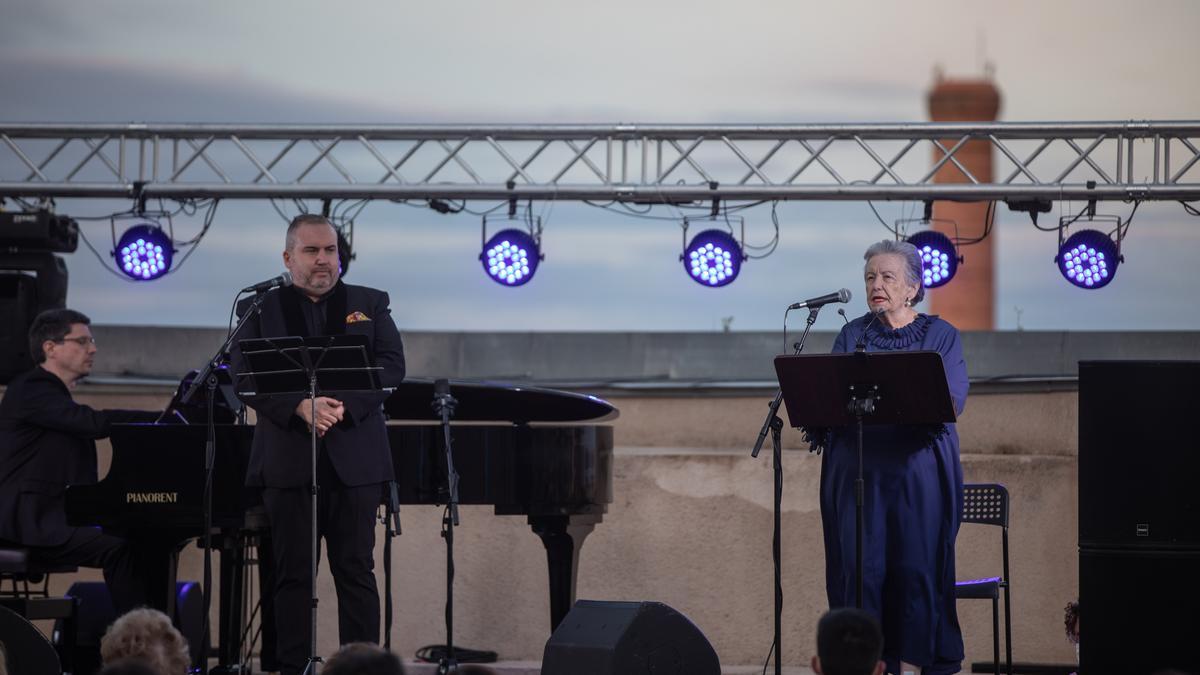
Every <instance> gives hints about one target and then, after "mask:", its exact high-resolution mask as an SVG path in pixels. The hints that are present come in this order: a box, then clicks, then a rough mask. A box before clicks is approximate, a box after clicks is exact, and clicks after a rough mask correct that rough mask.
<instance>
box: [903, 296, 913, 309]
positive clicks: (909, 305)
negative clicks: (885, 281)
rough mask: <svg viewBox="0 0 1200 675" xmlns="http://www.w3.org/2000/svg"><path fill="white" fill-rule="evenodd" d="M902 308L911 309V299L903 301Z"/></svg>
mask: <svg viewBox="0 0 1200 675" xmlns="http://www.w3.org/2000/svg"><path fill="white" fill-rule="evenodd" d="M904 306H905V307H912V299H911V298H910V299H908V300H905V301H904Z"/></svg>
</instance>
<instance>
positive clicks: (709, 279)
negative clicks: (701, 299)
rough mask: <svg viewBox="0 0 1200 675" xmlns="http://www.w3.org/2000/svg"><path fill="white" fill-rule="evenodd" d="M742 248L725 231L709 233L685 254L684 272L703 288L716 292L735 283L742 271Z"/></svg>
mask: <svg viewBox="0 0 1200 675" xmlns="http://www.w3.org/2000/svg"><path fill="white" fill-rule="evenodd" d="M742 260H743V257H742V247H741V246H740V245H739V244H738V242H737V240H736V239H734V238H733V235H731V234H729V233H728V232H725V231H724V230H705V231H704V232H701V233H700V234H697V235H696V236H695V237H693V238H692V241H691V242H690V243H689V244H688V246H687V248H686V249H684V252H683V269H684V270H685V271H686V272H687V274H688V277H689V278H690V279H691V280H692V281H695V282H696V283H698V284H700V285H701V286H708V287H710V288H716V287H718V286H724V285H726V284H729V283H732V282H733V280H734V279H736V278H737V275H738V272H740V271H741V269H742Z"/></svg>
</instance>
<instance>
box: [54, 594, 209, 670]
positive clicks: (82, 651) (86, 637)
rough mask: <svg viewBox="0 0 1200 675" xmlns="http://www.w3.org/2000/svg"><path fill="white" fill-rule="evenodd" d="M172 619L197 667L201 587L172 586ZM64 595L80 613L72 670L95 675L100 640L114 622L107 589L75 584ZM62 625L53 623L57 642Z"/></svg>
mask: <svg viewBox="0 0 1200 675" xmlns="http://www.w3.org/2000/svg"><path fill="white" fill-rule="evenodd" d="M175 591H176V592H175V616H173V617H171V623H173V624H175V627H176V628H178V629H179V632H180V633H182V634H183V637H184V639H186V640H187V642H188V654H189V656H191V658H192V666H193V667H198V666H199V665H200V662H201V659H200V656H201V649H202V644H201V641H202V638H203V635H204V632H203V631H204V599H203V597H204V596H203V592H202V591H201V589H200V584H199V583H197V582H195V581H180V582H178V583H176V584H175ZM66 595H67V596H68V597H72V598H75V599H77V600H78V601H79V605H78V608H79V613H78V614H77V615H76V617H75V626H76V630H77V633H76V636H75V654H74V663H75V670H76V672H78V673H94V672H96V671H97V670H99V669H100V639H101V638H103V637H104V633H105V632H107V631H108V627H109V626H111V625H112V622H113V621H116V620H117V610H116V609H114V608H113V604H112V596H111V595H109V593H108V586H106V585H105V584H104V583H103V582H99V581H77V582H75V583H73V584H71V587H70V588H68V589H67V592H66ZM62 630H63V622H62V621H55V622H54V636H55V639H56V642H58V641H59V640H60V637H59V636H60V633H61V631H62Z"/></svg>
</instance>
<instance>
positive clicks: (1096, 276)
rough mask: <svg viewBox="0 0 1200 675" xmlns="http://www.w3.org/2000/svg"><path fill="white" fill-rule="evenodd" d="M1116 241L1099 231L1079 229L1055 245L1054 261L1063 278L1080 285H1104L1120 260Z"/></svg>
mask: <svg viewBox="0 0 1200 675" xmlns="http://www.w3.org/2000/svg"><path fill="white" fill-rule="evenodd" d="M1123 261H1124V259H1123V258H1122V256H1121V253H1120V250H1119V249H1118V248H1117V242H1115V241H1113V240H1112V238H1111V237H1109V236H1108V235H1107V234H1105V233H1103V232H1101V231H1099V230H1079V231H1078V232H1076V233H1075V234H1072V235H1071V236H1070V237H1068V238H1067V240H1066V241H1065V242H1063V243H1062V244H1060V245H1059V247H1058V255H1057V256H1055V258H1054V262H1055V263H1056V264H1057V266H1058V271H1059V272H1061V273H1062V275H1063V277H1064V278H1066V280H1067V281H1069V282H1071V283H1072V284H1074V285H1075V286H1078V287H1080V288H1086V289H1092V288H1102V287H1104V286H1107V285H1108V283H1109V282H1110V281H1112V280H1113V277H1114V276H1116V274H1117V266H1118V265H1119V264H1121V262H1123Z"/></svg>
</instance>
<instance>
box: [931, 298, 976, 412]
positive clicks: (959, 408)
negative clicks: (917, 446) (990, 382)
mask: <svg viewBox="0 0 1200 675" xmlns="http://www.w3.org/2000/svg"><path fill="white" fill-rule="evenodd" d="M938 328H940V329H941V330H939V331H938V333H939V335H938V339H937V342H936V346H937V350H938V352H939V353H940V354H941V355H942V365H943V366H944V367H945V369H946V384H948V385H949V387H950V398H951V399H953V400H954V411H955V413H956V414H958V415H961V414H962V412H963V409H964V408H965V407H966V405H967V390H968V389H969V388H970V383H969V382H968V380H967V362H966V360H965V359H964V358H963V350H962V339H961V338H960V337H959V334H958V329H957V328H955V327H954V326H952V325H950V324H949V323H947V322H945V321H939V322H938Z"/></svg>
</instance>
